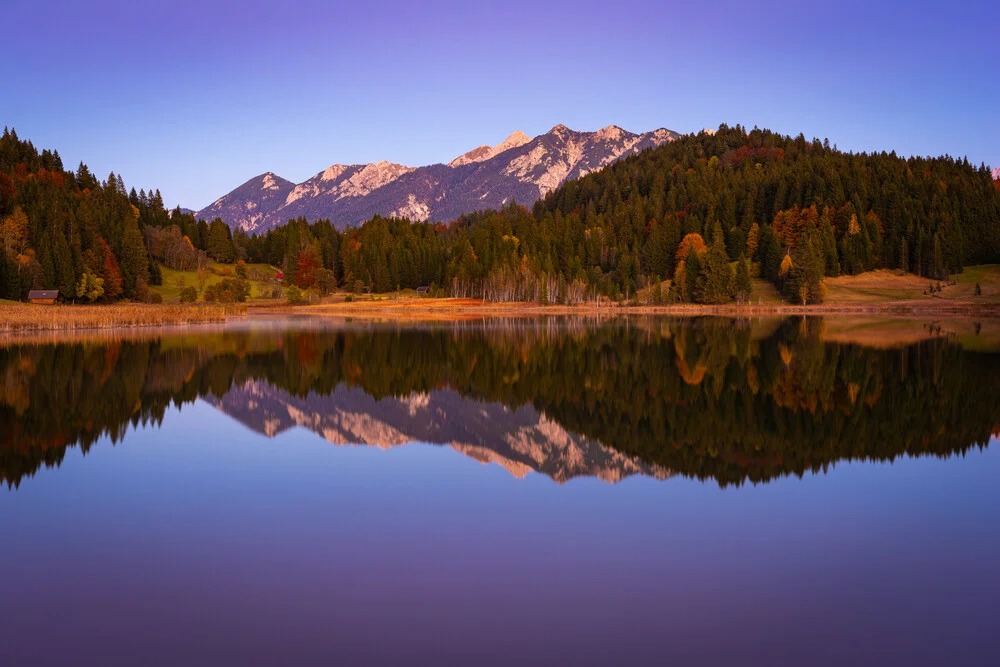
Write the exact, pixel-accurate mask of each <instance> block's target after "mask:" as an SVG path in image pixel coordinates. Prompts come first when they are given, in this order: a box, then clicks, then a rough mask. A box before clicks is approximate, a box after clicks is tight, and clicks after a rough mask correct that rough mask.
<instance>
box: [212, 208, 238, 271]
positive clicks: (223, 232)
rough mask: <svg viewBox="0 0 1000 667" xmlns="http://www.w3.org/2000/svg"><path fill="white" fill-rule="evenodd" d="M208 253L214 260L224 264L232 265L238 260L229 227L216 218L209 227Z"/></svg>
mask: <svg viewBox="0 0 1000 667" xmlns="http://www.w3.org/2000/svg"><path fill="white" fill-rule="evenodd" d="M207 252H208V254H209V256H210V257H211V258H212V259H214V260H215V261H217V262H222V263H223V264H232V263H233V261H234V260H235V258H236V252H235V250H234V249H233V237H232V234H231V233H230V230H229V225H227V224H226V223H224V222H223V221H222V219H221V218H216V219H215V220H213V221H212V222H211V224H210V225H209V226H208V247H207Z"/></svg>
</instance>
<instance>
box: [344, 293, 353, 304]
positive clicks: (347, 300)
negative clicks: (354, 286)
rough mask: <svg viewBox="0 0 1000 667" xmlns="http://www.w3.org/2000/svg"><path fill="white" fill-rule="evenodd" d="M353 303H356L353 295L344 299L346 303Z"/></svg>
mask: <svg viewBox="0 0 1000 667" xmlns="http://www.w3.org/2000/svg"><path fill="white" fill-rule="evenodd" d="M352 301H354V295H353V294H348V295H347V296H345V297H344V303H351V302H352Z"/></svg>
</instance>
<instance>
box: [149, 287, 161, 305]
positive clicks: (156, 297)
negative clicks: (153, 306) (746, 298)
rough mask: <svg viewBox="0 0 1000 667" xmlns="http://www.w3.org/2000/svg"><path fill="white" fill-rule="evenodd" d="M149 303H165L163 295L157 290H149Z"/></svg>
mask: <svg viewBox="0 0 1000 667" xmlns="http://www.w3.org/2000/svg"><path fill="white" fill-rule="evenodd" d="M147 303H163V295H162V294H160V293H159V292H157V291H156V290H149V301H147Z"/></svg>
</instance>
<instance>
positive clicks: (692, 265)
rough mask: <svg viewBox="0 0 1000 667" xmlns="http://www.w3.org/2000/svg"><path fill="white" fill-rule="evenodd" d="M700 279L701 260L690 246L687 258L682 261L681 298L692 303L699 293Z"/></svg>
mask: <svg viewBox="0 0 1000 667" xmlns="http://www.w3.org/2000/svg"><path fill="white" fill-rule="evenodd" d="M700 277H701V260H700V259H699V258H698V251H697V250H696V249H695V248H694V246H691V247H690V248H689V249H688V254H687V257H686V258H685V259H684V292H683V293H682V295H681V296H682V298H683V299H684V300H685V301H688V302H691V303H693V302H694V301H695V298H696V294H697V293H698V291H699V286H698V279H699V278H700Z"/></svg>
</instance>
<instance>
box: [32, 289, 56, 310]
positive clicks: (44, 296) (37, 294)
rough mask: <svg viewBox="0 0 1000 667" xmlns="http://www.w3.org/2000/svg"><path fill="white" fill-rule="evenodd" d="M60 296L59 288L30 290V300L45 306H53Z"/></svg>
mask: <svg viewBox="0 0 1000 667" xmlns="http://www.w3.org/2000/svg"><path fill="white" fill-rule="evenodd" d="M58 298H59V290H57V289H33V290H31V291H30V292H28V301H30V302H31V303H37V304H40V305H43V306H51V305H52V304H54V303H55V302H56V299H58Z"/></svg>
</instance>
